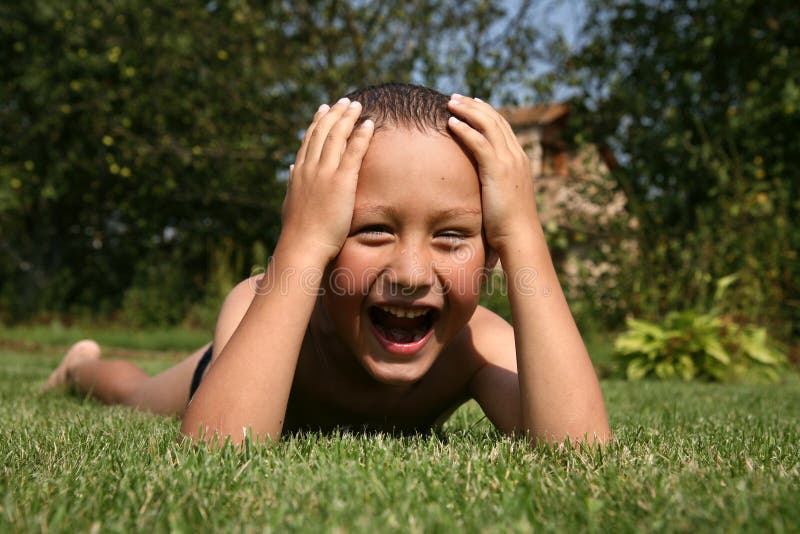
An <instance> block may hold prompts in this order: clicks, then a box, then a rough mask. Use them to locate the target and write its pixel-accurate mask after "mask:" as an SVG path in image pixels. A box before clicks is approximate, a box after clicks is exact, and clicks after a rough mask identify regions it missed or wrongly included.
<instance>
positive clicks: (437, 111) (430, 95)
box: [346, 83, 452, 137]
mask: <svg viewBox="0 0 800 534" xmlns="http://www.w3.org/2000/svg"><path fill="white" fill-rule="evenodd" d="M346 96H347V98H349V99H350V100H357V101H358V102H360V103H361V106H362V111H361V117H360V118H359V119H358V122H357V124H356V126H358V124H360V123H362V122H364V121H365V120H367V119H371V120H372V122H374V123H375V130H376V131H377V130H378V129H380V128H382V127H389V128H392V127H393V128H415V129H417V130H419V131H421V132H427V131H430V130H434V131H436V132H439V133H440V134H442V135H446V136H448V137H450V132H449V131H448V129H447V120H448V119H449V118H450V117H451V116H452V115H451V113H450V110H448V109H447V103H448V102H449V101H450V97H449V96H446V95H444V94H442V93H440V92H438V91H434V90H433V89H429V88H427V87H423V86H421V85H412V84H407V83H385V84H382V85H373V86H370V87H365V88H363V89H357V90H355V91H353V92H352V93H349V94H348V95H346Z"/></svg>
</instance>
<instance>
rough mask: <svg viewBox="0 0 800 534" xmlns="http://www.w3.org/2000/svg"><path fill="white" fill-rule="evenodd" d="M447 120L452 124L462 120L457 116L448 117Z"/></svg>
mask: <svg viewBox="0 0 800 534" xmlns="http://www.w3.org/2000/svg"><path fill="white" fill-rule="evenodd" d="M447 121H448V122H449V123H450V124H458V123H459V122H461V121H460V120H458V119H457V118H455V117H450V118H449V119H447Z"/></svg>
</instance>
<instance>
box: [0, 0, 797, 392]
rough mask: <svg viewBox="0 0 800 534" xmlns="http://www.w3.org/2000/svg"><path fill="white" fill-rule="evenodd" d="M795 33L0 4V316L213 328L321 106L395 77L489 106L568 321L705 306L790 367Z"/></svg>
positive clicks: (687, 19) (481, 15)
mask: <svg viewBox="0 0 800 534" xmlns="http://www.w3.org/2000/svg"><path fill="white" fill-rule="evenodd" d="M797 28H800V10H798V9H797V5H796V3H795V2H790V1H785V0H764V1H757V0H735V1H734V0H695V1H686V2H673V1H645V0H580V1H578V0H571V1H566V2H553V1H549V0H548V1H544V2H542V1H538V2H527V1H524V0H519V1H511V0H506V1H490V0H482V1H477V0H467V1H459V2H449V1H424V0H411V1H403V2H397V1H392V0H388V1H382V2H369V1H355V0H352V1H335V0H326V1H309V2H302V1H301V2H286V1H261V2H256V1H252V2H246V1H233V0H231V1H224V0H219V1H211V2H208V3H202V2H185V1H179V2H175V1H163V0H93V1H88V0H62V1H54V0H50V1H47V0H40V1H37V0H31V1H28V2H3V3H2V6H0V321H2V322H3V323H4V324H5V325H14V324H20V323H22V324H36V323H52V322H59V323H64V324H73V323H76V324H89V323H92V324H100V325H103V324H110V325H124V326H125V327H126V328H127V327H137V328H146V327H152V326H159V327H163V326H165V325H179V326H181V327H192V328H198V329H205V330H206V331H207V332H208V335H209V336H210V335H211V328H212V327H213V324H214V320H215V318H216V313H217V311H218V307H219V305H220V303H221V301H222V299H223V298H224V296H225V294H226V293H227V291H228V290H229V289H230V288H231V287H232V286H233V285H234V284H235V283H236V282H237V281H239V280H241V279H243V278H244V277H246V276H248V275H249V274H250V273H251V272H252V271H253V269H254V268H255V269H257V268H259V267H263V266H264V265H265V264H266V262H267V259H268V257H269V254H270V251H271V250H272V247H273V246H274V244H275V242H276V240H277V237H278V234H279V231H280V204H281V200H282V197H283V194H284V191H285V179H286V174H287V168H288V165H289V163H290V162H291V161H292V160H293V157H294V152H295V151H296V150H297V148H298V146H299V140H300V138H301V136H302V133H303V129H304V128H305V126H306V124H307V122H308V121H309V119H310V117H311V115H312V114H313V112H314V110H315V109H316V108H317V106H318V105H319V104H320V103H322V102H331V101H334V100H335V99H337V98H338V97H339V96H341V95H343V94H344V93H346V92H348V91H350V90H352V89H354V88H356V87H361V86H365V85H369V84H376V83H381V82H388V81H403V82H414V83H421V84H425V85H429V86H431V87H434V88H436V89H438V90H440V91H442V92H444V93H450V92H456V91H457V92H460V93H463V94H468V95H474V96H480V97H481V98H484V99H486V100H489V101H491V102H492V103H493V104H495V105H497V106H502V107H503V110H504V113H506V116H507V117H508V118H509V120H510V121H511V122H512V124H513V125H514V127H515V129H516V130H517V132H518V135H519V136H520V140H521V141H522V142H523V144H524V146H525V147H526V149H527V150H528V152H529V154H530V155H531V161H532V166H533V169H534V173H535V174H536V176H537V178H536V180H537V182H536V183H537V192H538V201H539V202H540V209H541V211H542V217H543V219H544V226H545V230H546V234H547V236H548V240H549V243H550V246H551V248H552V250H553V254H554V257H555V259H556V261H557V263H558V267H559V270H560V274H561V276H562V282H563V284H564V286H565V290H566V292H567V295H568V298H569V300H570V303H571V306H572V308H573V310H574V313H575V315H576V319H577V320H578V322H579V324H580V326H581V328H582V330H583V331H584V332H585V333H586V335H587V336H592V335H599V336H611V335H614V334H615V333H617V332H622V331H624V330H625V329H626V328H628V329H631V328H634V329H635V328H636V327H637V323H635V322H634V323H631V318H640V319H646V320H648V321H652V322H653V324H660V325H662V327H663V325H664V324H667V323H669V324H672V323H675V324H677V326H675V325H673V326H674V327H675V328H681V327H682V328H688V327H687V326H686V325H687V324H690V326H691V325H694V324H695V323H693V322H691V321H697V320H699V319H698V318H700V319H702V318H703V317H711V319H713V321H712V322H713V325H714V328H716V329H717V330H719V329H720V328H723V327H724V328H738V329H739V330H737V332H738V331H741V332H744V331H745V330H743V329H745V328H750V329H751V330H749V332H751V334H752V335H751V336H750V338H753V337H755V339H756V341H758V340H759V339H760V338H759V336H762V337H763V335H764V334H763V333H768V337H767V339H768V343H769V344H770V346H772V347H774V348H775V350H779V351H780V352H782V353H784V354H786V355H788V357H789V359H794V360H795V361H796V360H797V357H798V351H799V349H798V333H799V332H800V326H799V325H800V291H799V290H798V281H800V261H798V250H800V225H798V221H800V217H798V212H800V195H798V188H799V187H800V186H799V185H798V181H799V180H800V176H798V175H799V174H800V135H798V132H800V32H799V31H797ZM485 302H486V303H487V304H488V305H490V306H492V307H493V308H494V309H496V310H498V311H499V312H500V313H503V314H504V315H506V316H507V317H508V316H509V314H508V309H507V306H506V305H505V304H504V301H503V299H502V298H500V297H499V296H498V295H497V294H490V295H487V297H486V298H485ZM670 313H672V314H673V315H672V320H671V321H672V322H671V323H670V320H668V319H665V318H666V317H669V316H670ZM676 313H682V314H683V315H681V316H680V318H678V319H676V317H677V316H676V315H675V314H676ZM687 314H688V315H687ZM709 314H710V315H709ZM626 320H627V321H628V322H627V323H626ZM687 320H688V321H689V323H686V321H687ZM665 321H666V322H665ZM676 321H677V322H676ZM681 321H684V322H681ZM714 321H715V322H714ZM681 325H683V326H681ZM726 325H728V326H726ZM639 326H641V324H639ZM665 328H666V327H665ZM670 328H671V327H670ZM692 328H694V326H692ZM758 332H761V333H762V334H759V333H758ZM651 334H652V332H651ZM652 336H655V337H656V338H657V337H658V336H657V335H656V334H652ZM684 341H686V340H684ZM761 341H762V345H763V344H765V343H767V341H764V340H763V339H762V340H761ZM722 342H723V349H724V350H725V351H727V353H730V354H732V353H733V351H734V350H735V347H733V346H730V347H728V346H724V344H725V343H730V340H726V338H723V339H722ZM750 342H752V339H750ZM669 343H672V342H671V341H670V342H669ZM686 343H688V344H689V345H691V343H693V341H691V339H689V340H688V341H686ZM735 343H736V342H734V344H735ZM742 343H746V342H745V341H742ZM712 345H713V344H712ZM712 345H709V347H711V348H708V347H707V348H706V352H709V351H710V353H712V354H713V353H714V351H715V350H716V349H715V348H714V347H715V346H712ZM623 349H624V347H623ZM639 349H641V350H639ZM639 349H637V350H639V352H640V353H647V351H646V350H645V349H642V348H641V347H639ZM675 350H678V351H680V350H683V349H680V348H677V349H676V348H675V346H674V344H673V345H669V344H668V346H667V347H666V349H665V351H666V352H667V353H670V351H671V352H673V353H674V352H675ZM687 350H688V349H687ZM642 351H644V352H642ZM754 351H755V349H754ZM634 352H635V351H634ZM761 354H762V356H763V358H765V359H766V358H767V355H766V353H764V352H762V353H761ZM717 356H719V353H718V354H717ZM753 358H755V356H753ZM756 359H757V358H756ZM717 360H719V361H723V360H724V358H722V357H720V358H717ZM698 361H700V360H698ZM701 363H702V362H701ZM762 363H763V362H762ZM631 365H632V364H631ZM654 365H655V364H654ZM671 365H672V366H673V371H669V370H666V371H664V370H663V369H666V368H662V371H663V373H666V374H667V375H669V373H670V372H673V373H678V374H679V375H683V376H684V377H685V376H686V372H687V371H686V368H685V367H681V364H680V360H679V359H676V360H675V361H674V362H673V364H671ZM693 365H695V367H697V365H701V364H698V363H697V362H695V363H694V364H693ZM650 371H652V372H655V367H652V369H650ZM662 371H658V372H662ZM698 372H699V371H698ZM635 374H636V372H634V375H635ZM712 374H713V372H712ZM629 377H630V370H629ZM634 377H635V376H634Z"/></svg>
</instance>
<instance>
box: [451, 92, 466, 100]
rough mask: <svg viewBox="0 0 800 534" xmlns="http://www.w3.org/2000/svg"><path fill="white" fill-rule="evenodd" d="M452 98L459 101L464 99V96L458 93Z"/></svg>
mask: <svg viewBox="0 0 800 534" xmlns="http://www.w3.org/2000/svg"><path fill="white" fill-rule="evenodd" d="M450 98H452V99H453V100H458V99H459V98H464V96H463V95H460V94H458V93H453V94H452V95H451V96H450Z"/></svg>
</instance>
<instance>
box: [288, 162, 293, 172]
mask: <svg viewBox="0 0 800 534" xmlns="http://www.w3.org/2000/svg"><path fill="white" fill-rule="evenodd" d="M293 170H294V163H292V164H291V165H289V172H292V171H293Z"/></svg>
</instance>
